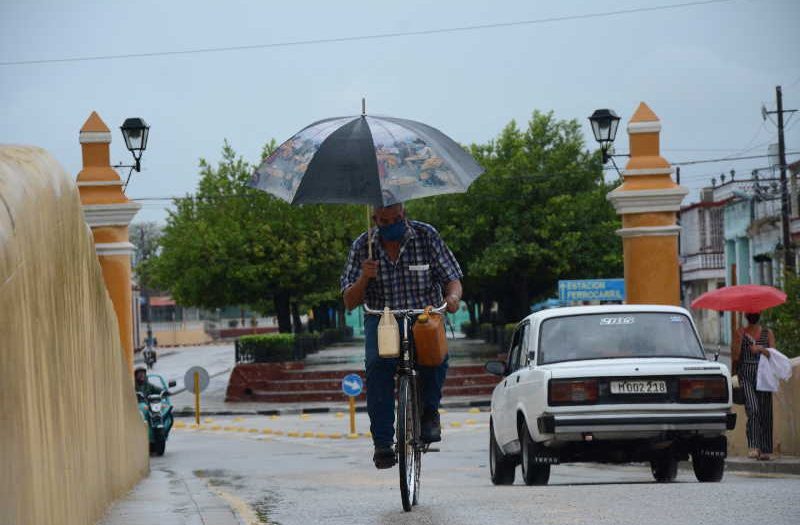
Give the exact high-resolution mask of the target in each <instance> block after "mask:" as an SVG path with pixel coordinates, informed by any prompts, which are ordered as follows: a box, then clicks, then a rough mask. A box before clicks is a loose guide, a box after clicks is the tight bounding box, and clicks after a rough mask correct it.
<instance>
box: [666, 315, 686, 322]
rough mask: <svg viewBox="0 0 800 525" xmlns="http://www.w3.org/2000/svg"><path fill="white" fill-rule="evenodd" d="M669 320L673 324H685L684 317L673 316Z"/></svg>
mask: <svg viewBox="0 0 800 525" xmlns="http://www.w3.org/2000/svg"><path fill="white" fill-rule="evenodd" d="M669 320H670V322H672V323H682V322H683V317H681V316H680V315H673V316H671V317H670V318H669Z"/></svg>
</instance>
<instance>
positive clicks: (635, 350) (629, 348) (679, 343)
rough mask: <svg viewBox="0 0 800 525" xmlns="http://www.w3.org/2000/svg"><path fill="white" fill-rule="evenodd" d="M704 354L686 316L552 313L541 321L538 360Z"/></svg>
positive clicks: (552, 361)
mask: <svg viewBox="0 0 800 525" xmlns="http://www.w3.org/2000/svg"><path fill="white" fill-rule="evenodd" d="M628 357H634V358H636V357H689V358H695V359H705V353H704V351H703V348H702V346H701V344H700V341H699V340H698V338H697V335H696V334H695V331H694V328H693V327H692V323H691V321H690V320H689V318H688V317H687V316H686V315H683V314H678V313H673V312H663V313H660V312H615V313H602V314H584V315H574V316H569V317H553V318H550V319H547V320H545V321H543V322H542V328H541V335H540V339H539V363H540V364H548V363H559V362H562V361H580V360H585V359H609V358H628Z"/></svg>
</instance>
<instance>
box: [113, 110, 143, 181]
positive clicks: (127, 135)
mask: <svg viewBox="0 0 800 525" xmlns="http://www.w3.org/2000/svg"><path fill="white" fill-rule="evenodd" d="M119 129H120V130H122V137H123V138H124V139H125V147H126V148H128V151H130V152H131V155H133V161H134V164H132V165H127V164H117V165H116V166H114V167H115V168H130V171H129V172H128V178H127V179H126V180H125V186H126V187H127V186H128V181H129V180H130V179H131V173H133V171H134V170H136V173H139V172H140V171H142V166H141V163H140V162H139V161H140V160H141V158H142V153H144V150H145V149H146V148H147V137H148V135H149V134H150V126H148V125H147V122H145V121H144V119H143V118H139V117H133V118H126V119H125V122H123V123H122V126H120V128H119Z"/></svg>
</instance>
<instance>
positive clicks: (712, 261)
mask: <svg viewBox="0 0 800 525" xmlns="http://www.w3.org/2000/svg"><path fill="white" fill-rule="evenodd" d="M723 268H725V257H724V254H723V253H722V252H710V253H693V254H691V255H684V256H683V272H684V273H688V272H696V271H698V270H722V269H723Z"/></svg>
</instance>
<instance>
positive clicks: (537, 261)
mask: <svg viewBox="0 0 800 525" xmlns="http://www.w3.org/2000/svg"><path fill="white" fill-rule="evenodd" d="M471 152H472V154H473V156H474V157H475V159H476V160H477V161H478V162H479V163H480V164H481V165H482V166H483V167H484V168H485V169H486V172H485V173H484V174H483V175H481V176H480V177H479V178H478V180H476V181H475V182H474V183H473V185H472V186H471V187H470V189H469V191H468V192H467V193H465V194H460V195H446V196H440V197H434V198H430V199H423V200H420V201H417V202H415V203H413V204H411V205H410V206H409V211H410V213H411V214H412V215H413V216H415V217H418V218H420V219H422V220H427V221H430V222H431V223H432V224H434V225H435V226H436V227H437V228H439V230H440V231H441V233H442V235H443V237H444V238H445V240H446V241H447V243H448V245H449V246H450V247H451V249H452V250H453V251H454V253H455V255H456V257H457V258H458V260H459V262H460V263H461V265H462V268H463V270H464V272H465V274H466V276H465V283H464V284H465V299H467V300H468V301H469V302H477V303H489V302H491V301H497V302H498V303H499V306H500V312H501V317H502V319H499V320H498V321H500V322H504V321H516V320H518V319H520V318H521V317H523V316H524V315H527V313H528V312H529V305H530V304H531V302H532V301H533V300H534V299H541V298H545V297H548V296H551V294H552V293H553V292H554V291H555V287H556V283H557V281H558V280H559V279H570V278H595V277H618V276H620V275H621V273H622V245H621V241H620V239H619V238H618V237H617V236H616V235H615V233H614V232H615V230H616V229H617V228H619V218H618V216H617V214H616V213H615V212H614V209H613V207H612V206H611V205H610V204H609V203H608V202H607V200H606V195H607V193H608V192H609V191H610V189H611V186H610V185H608V184H606V183H605V182H604V179H603V171H602V166H601V163H600V160H599V158H598V156H597V155H596V154H593V153H590V152H589V151H587V150H586V149H585V146H584V143H583V139H582V136H581V133H580V126H579V124H578V122H577V121H575V120H571V121H562V120H557V119H555V118H554V117H553V114H552V113H540V112H535V113H534V114H533V117H532V118H531V120H530V122H529V123H528V125H527V127H526V128H525V129H520V128H519V127H518V126H517V124H516V123H515V122H513V121H512V122H511V123H510V124H508V126H506V127H505V129H503V131H502V132H501V133H500V135H499V136H498V137H497V139H496V140H493V141H490V142H489V143H488V144H482V145H473V146H472V147H471Z"/></svg>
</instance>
